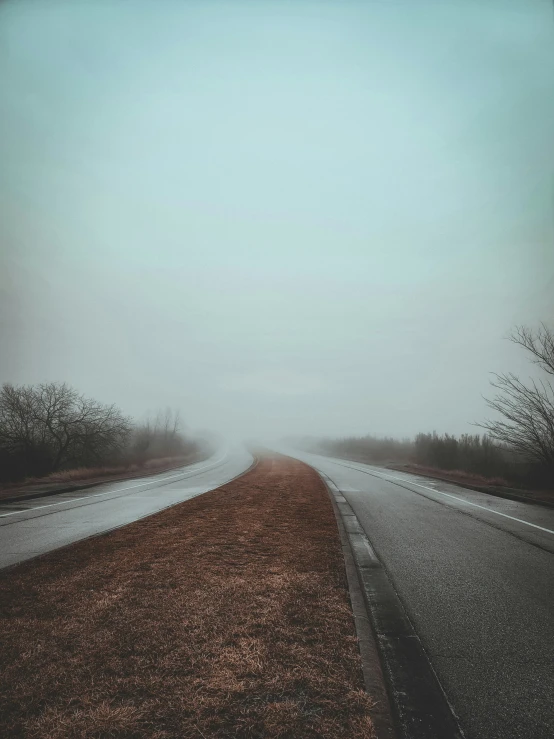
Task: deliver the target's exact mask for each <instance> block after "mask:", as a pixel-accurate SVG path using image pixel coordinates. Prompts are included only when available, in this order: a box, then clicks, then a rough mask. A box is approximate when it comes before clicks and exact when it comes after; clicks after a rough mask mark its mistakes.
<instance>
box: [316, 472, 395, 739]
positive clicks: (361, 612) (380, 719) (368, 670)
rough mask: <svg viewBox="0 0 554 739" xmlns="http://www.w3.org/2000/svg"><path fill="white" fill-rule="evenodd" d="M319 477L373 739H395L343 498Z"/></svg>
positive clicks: (331, 485)
mask: <svg viewBox="0 0 554 739" xmlns="http://www.w3.org/2000/svg"><path fill="white" fill-rule="evenodd" d="M318 474H319V476H320V477H321V479H322V480H323V482H324V484H325V487H326V488H327V492H328V493H329V497H330V499H331V504H332V506H333V510H334V512H335V518H336V519H337V526H338V529H339V538H340V542H341V547H342V553H343V556H344V565H345V569H346V578H347V581H348V591H349V594H350V603H351V606H352V612H353V614H354V623H355V627H356V636H357V638H358V648H359V650H360V657H361V660H362V673H363V676H364V686H365V689H366V692H367V693H369V695H370V696H371V698H372V699H373V701H374V706H373V708H372V711H371V719H372V722H373V727H374V729H375V736H376V739H395V737H396V732H395V730H394V722H393V718H392V712H391V707H390V702H389V698H388V695H387V689H386V684H385V678H384V675H383V671H382V669H381V660H380V658H379V652H378V648H377V643H376V641H375V637H374V635H373V630H372V627H371V620H370V617H369V614H368V611H367V608H366V604H365V600H364V596H363V592H362V588H361V583H360V578H359V573H358V568H357V566H356V561H355V559H354V555H353V552H352V547H351V544H350V539H349V535H348V533H347V530H346V527H345V522H344V519H343V514H342V513H341V510H340V508H339V505H338V504H339V503H340V504H341V505H342V504H344V503H346V499H345V498H344V497H343V496H342V494H341V492H340V491H339V490H338V488H337V487H336V485H335V484H334V483H333V482H332V481H331V480H330V479H329V478H328V477H327V476H325V475H323V474H322V473H321V472H318ZM347 505H348V504H347Z"/></svg>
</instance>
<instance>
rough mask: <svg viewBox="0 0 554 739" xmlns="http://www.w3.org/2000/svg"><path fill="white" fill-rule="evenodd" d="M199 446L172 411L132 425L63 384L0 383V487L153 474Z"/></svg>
mask: <svg viewBox="0 0 554 739" xmlns="http://www.w3.org/2000/svg"><path fill="white" fill-rule="evenodd" d="M203 446H205V444H204V445H203V443H202V442H201V441H200V440H198V439H193V438H189V437H187V436H185V434H184V433H183V432H182V429H181V422H180V417H179V413H178V412H177V411H172V410H171V409H167V410H165V411H161V412H159V413H157V414H156V415H155V416H154V417H153V418H150V419H148V420H147V421H145V422H142V423H136V422H134V421H133V420H132V419H131V418H129V417H127V416H125V415H124V414H123V413H122V412H121V410H120V409H119V408H118V407H117V406H116V405H106V404H103V403H100V402H98V401H96V400H94V399H92V398H87V397H85V396H84V395H81V394H80V393H78V392H77V390H75V389H74V388H72V387H70V386H69V385H67V384H65V383H54V382H52V383H43V384H38V385H19V386H16V385H12V384H9V383H6V384H4V385H3V386H2V389H1V390H0V483H10V482H11V483H13V482H17V481H20V480H24V479H29V478H31V479H34V480H36V479H43V480H44V481H45V482H58V481H59V482H64V481H65V482H67V481H74V480H77V479H91V478H95V477H103V476H106V475H110V474H112V475H117V474H124V473H125V472H128V471H136V470H139V471H140V470H147V469H153V468H156V469H157V468H159V467H164V466H166V467H167V466H169V465H171V464H174V465H177V464H178V463H179V462H180V461H182V460H186V459H191V458H193V457H195V456H199V455H200V453H201V451H202V449H203Z"/></svg>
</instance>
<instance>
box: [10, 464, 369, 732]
mask: <svg viewBox="0 0 554 739" xmlns="http://www.w3.org/2000/svg"><path fill="white" fill-rule="evenodd" d="M0 586H1V590H2V595H1V602H2V604H3V608H2V616H3V623H2V633H3V637H4V638H3V647H2V650H3V654H2V655H1V661H2V664H3V665H4V667H3V671H2V675H1V678H0V681H1V682H0V692H1V694H2V703H1V705H0V708H1V716H2V718H1V719H0V735H1V736H3V737H4V736H6V737H25V738H26V739H35V738H38V737H41V738H43V737H44V738H46V737H47V738H48V739H70V738H71V739H84V738H85V737H87V739H93V738H95V739H104V738H108V737H113V738H116V739H123V738H125V739H131V738H135V737H136V738H138V737H149V738H151V739H170V738H171V739H173V738H175V739H177V737H178V738H179V739H186V738H188V737H191V738H192V737H195V738H196V739H199V738H200V739H202V737H204V739H208V738H209V737H333V738H337V739H340V738H341V737H345V738H346V737H348V738H349V739H361V738H362V737H364V738H367V737H371V736H372V730H371V720H370V708H371V704H370V699H369V697H368V696H367V694H366V693H365V692H364V690H363V682H362V673H361V665H360V658H359V653H358V649H357V644H356V638H355V631H354V625H353V617H352V612H351V609H350V604H349V600H348V591H347V585H346V580H345V572H344V565H343V559H342V553H341V549H340V544H339V540H338V534H337V527H336V522H335V519H334V514H333V511H332V508H331V505H330V502H329V500H328V498H327V494H326V492H325V490H324V488H323V485H322V483H321V481H320V479H319V478H318V476H317V475H316V473H315V472H313V471H312V470H311V469H310V468H308V467H306V466H304V465H302V464H300V463H298V462H294V461H291V460H283V459H280V460H272V459H265V460H263V461H262V462H261V463H260V464H259V465H258V467H257V468H256V469H255V470H253V471H252V472H250V473H249V474H248V475H246V476H244V477H242V478H239V479H238V480H236V481H234V482H232V483H229V484H228V485H226V486H224V487H222V488H220V489H218V490H215V491H213V492H211V493H207V494H205V495H202V496H199V497H198V498H195V499H193V500H191V501H188V502H186V503H183V504H180V505H178V506H175V507H174V508H171V509H168V510H166V511H163V512H161V513H159V514H157V515H155V516H151V517H150V518H148V519H145V520H143V521H140V522H137V523H135V524H131V525H130V526H127V527H125V528H122V529H119V530H118V531H115V532H112V533H111V534H109V535H106V536H103V537H99V538H95V539H92V540H89V541H87V542H82V543H80V544H76V545H73V546H71V547H68V548H66V549H63V550H59V551H58V552H53V553H51V554H49V555H47V556H45V557H42V558H40V559H37V560H34V561H31V562H28V563H25V564H23V565H20V566H19V567H17V568H15V569H13V570H11V571H7V572H5V573H4V574H3V575H2V576H1V577H0Z"/></svg>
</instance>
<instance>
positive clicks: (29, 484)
mask: <svg viewBox="0 0 554 739" xmlns="http://www.w3.org/2000/svg"><path fill="white" fill-rule="evenodd" d="M201 459H202V457H201V456H198V455H193V456H192V457H191V456H190V455H189V456H182V457H161V458H158V459H149V460H147V461H146V462H145V463H144V465H142V467H141V466H139V465H137V464H128V465H120V466H119V467H76V468H74V469H71V470H61V471H60V472H52V473H51V474H50V475H45V476H44V477H27V478H26V479H25V480H23V481H22V482H15V483H14V482H10V483H3V484H2V483H0V500H1V499H2V498H6V497H12V496H17V495H19V494H21V495H24V494H25V493H29V492H34V491H35V490H36V489H39V490H41V491H42V490H43V489H45V490H50V489H51V488H53V487H55V486H56V485H68V484H71V483H78V484H83V485H87V484H89V483H98V484H100V483H101V482H112V481H117V480H127V479H129V478H133V477H145V476H147V475H152V474H155V473H157V472H165V471H166V470H170V469H174V468H175V467H180V466H181V465H185V464H194V462H200V461H201Z"/></svg>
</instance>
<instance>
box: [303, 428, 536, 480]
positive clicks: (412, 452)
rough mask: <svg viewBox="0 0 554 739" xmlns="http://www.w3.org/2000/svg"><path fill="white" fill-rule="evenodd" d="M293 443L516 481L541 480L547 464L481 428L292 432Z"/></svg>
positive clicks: (384, 462) (330, 452) (374, 460)
mask: <svg viewBox="0 0 554 739" xmlns="http://www.w3.org/2000/svg"><path fill="white" fill-rule="evenodd" d="M289 441H290V442H292V443H293V444H294V445H295V446H297V447H301V448H303V449H306V450H307V451H311V452H315V453H317V454H325V455H327V456H333V457H342V458H345V459H351V460H353V461H359V462H368V463H370V464H379V465H395V464H416V465H421V466H424V467H432V468H436V469H439V470H448V471H461V472H466V473H469V474H471V475H479V476H481V477H486V478H493V479H497V480H504V481H507V482H511V483H514V484H529V485H535V484H538V485H540V484H545V483H548V480H549V477H548V475H549V470H548V469H546V467H545V466H544V465H539V464H536V463H532V462H526V461H525V460H524V459H522V458H521V457H520V456H519V455H517V454H515V453H514V451H513V450H511V449H509V448H508V447H507V446H505V445H502V444H498V443H496V442H495V441H494V440H493V439H491V438H490V437H489V436H486V435H485V436H483V435H479V434H475V435H471V434H462V435H461V436H459V437H456V436H452V435H451V434H437V433H436V432H432V433H420V434H417V436H416V437H415V439H402V440H398V439H394V438H389V437H383V438H379V437H376V436H371V435H367V436H350V437H345V438H341V439H318V438H314V437H303V438H299V437H296V438H294V439H290V440H289Z"/></svg>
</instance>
